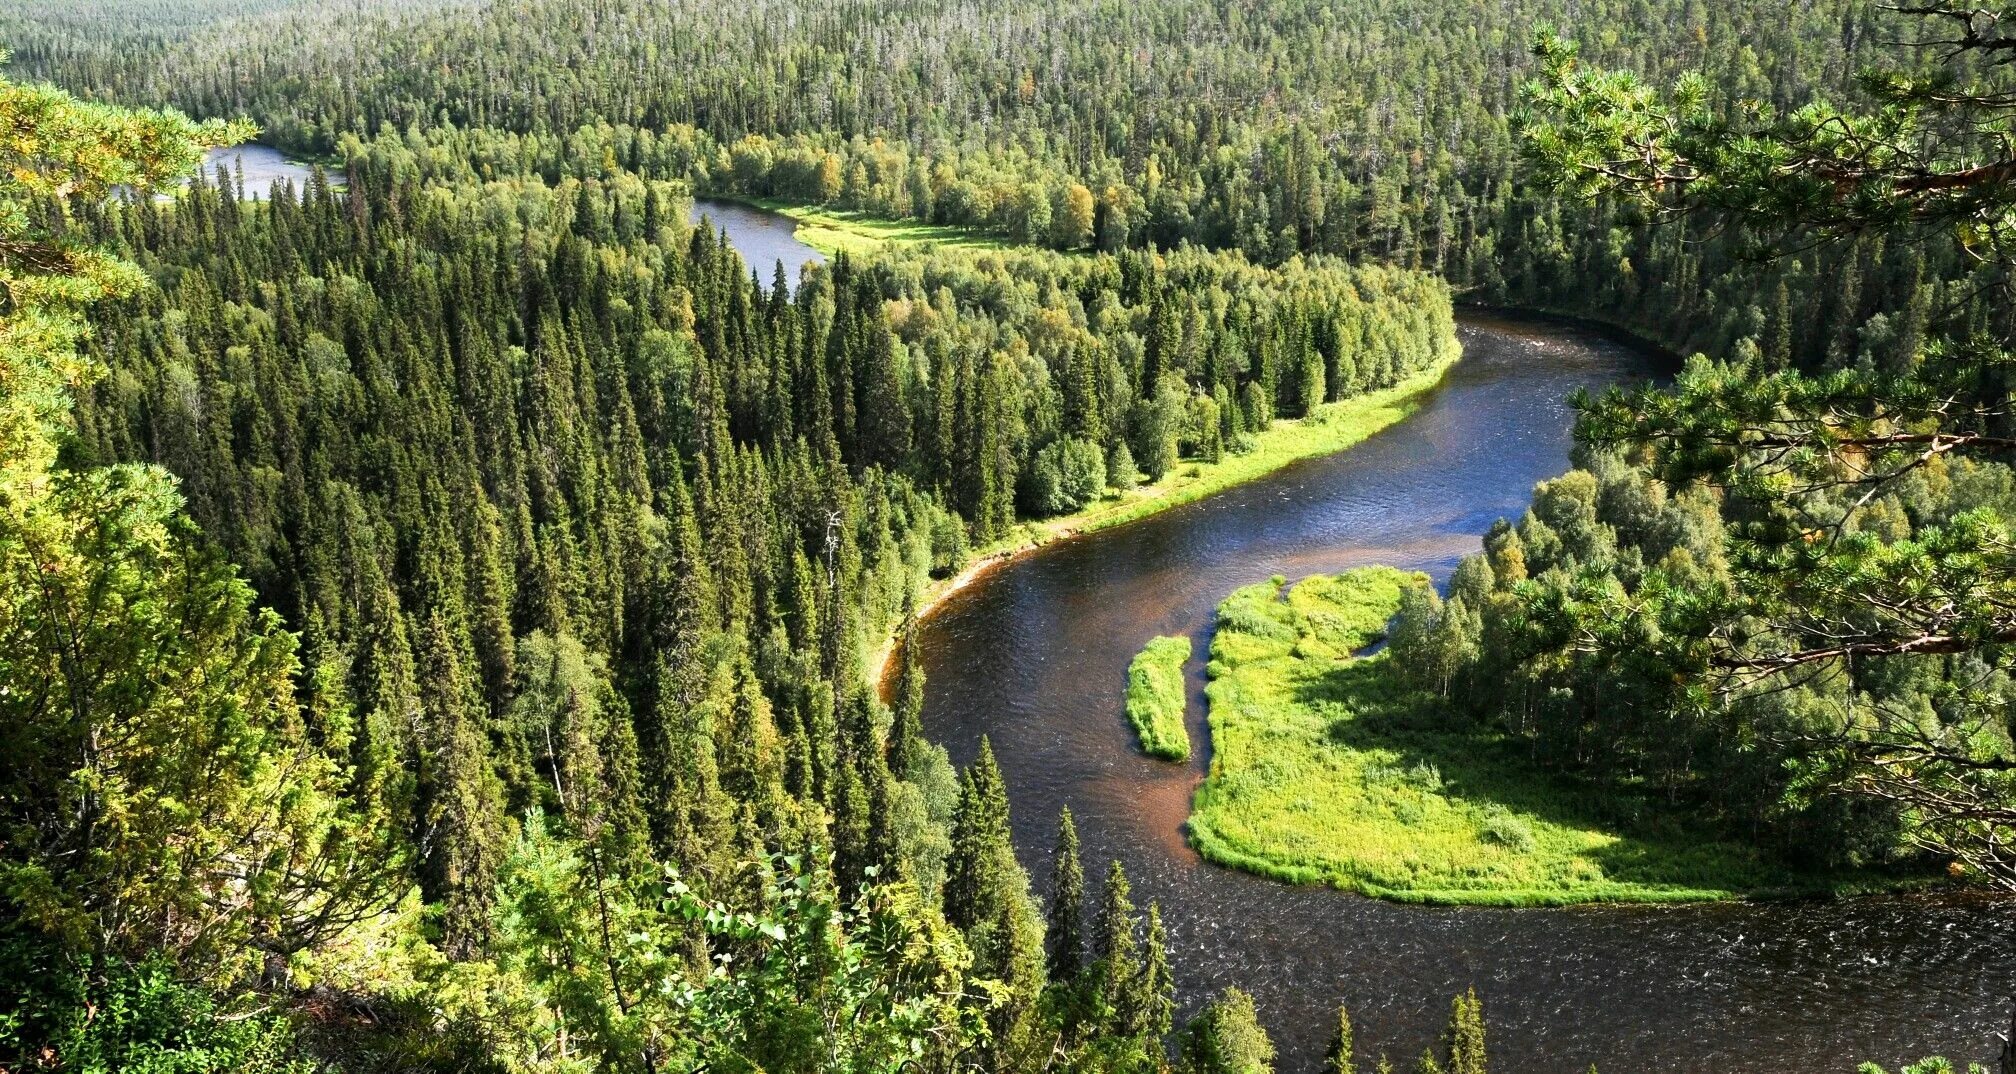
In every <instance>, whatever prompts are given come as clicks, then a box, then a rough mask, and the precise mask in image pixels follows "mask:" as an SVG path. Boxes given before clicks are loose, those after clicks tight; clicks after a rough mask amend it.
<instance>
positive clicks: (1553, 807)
mask: <svg viewBox="0 0 2016 1074" xmlns="http://www.w3.org/2000/svg"><path fill="white" fill-rule="evenodd" d="M1425 584H1427V579H1426V578H1425V576H1423V575H1419V574H1410V573H1407V572H1403V571H1398V570H1395V569H1393V568H1390V567H1367V568H1362V569H1359V570H1354V571H1349V572H1346V573H1344V574H1340V575H1335V576H1331V577H1318V578H1311V579H1309V580H1307V581H1304V582H1302V583H1300V584H1299V585H1296V586H1294V587H1292V588H1289V587H1287V586H1285V585H1284V583H1283V582H1282V581H1280V580H1279V579H1276V580H1272V581H1268V582H1264V583H1261V584H1259V585H1254V586H1247V587H1245V588H1243V589H1240V590H1238V591H1237V592H1235V593H1233V594H1232V595H1231V596H1230V597H1228V598H1226V600H1225V602H1224V603H1223V604H1222V605H1220V606H1219V609H1218V632H1217V635H1216V637H1215V638H1214V639H1213V642H1212V646H1211V661H1210V666H1209V671H1210V674H1211V676H1212V681H1211V684H1210V687H1209V689H1208V691H1207V693H1208V696H1209V699H1210V724H1211V735H1212V761H1211V770H1210V772H1209V773H1208V775H1207V776H1206V778H1205V781H1204V784H1203V786H1202V787H1201V788H1200V789H1199V790H1198V793H1197V797H1196V801H1195V803H1194V807H1193V809H1194V811H1193V813H1192V815H1191V818H1190V838H1191V841H1192V843H1193V844H1194V845H1195V846H1196V847H1197V849H1198V851H1199V852H1200V853H1201V854H1203V856H1204V857H1205V858H1207V859H1209V860H1211V861H1214V862H1217V863H1219V864H1222V865H1227V866H1231V867H1233V868H1239V869H1245V870H1247V871H1249V872H1254V873H1259V874H1261V875H1263V876H1270V877H1274V878H1277V879H1280V880H1285V881H1288V882H1290V883H1298V884H1316V883H1321V884H1331V885H1334V886H1337V887H1341V888H1346V889H1350V890H1354V891H1359V892H1362V893H1364V894H1367V895H1372V896H1377V897H1380V898H1386V899H1393V900H1397V901H1403V902H1428V903H1452V904H1480V905H1500V906H1542V905H1563V904H1568V903H1580V902H1606V901H1607V902H1679V901H1696V900H1704V899H1723V898H1731V897H1739V896H1758V895H1765V894H1791V893H1811V892H1819V891H1848V890H1864V889H1867V888H1870V887H1878V886H1882V885H1881V883H1880V882H1877V881H1876V880H1874V878H1870V877H1860V876H1852V877H1831V876H1830V877H1819V876H1812V875H1807V874H1801V873H1799V872H1797V871H1795V870H1792V869H1790V868H1788V867H1786V866H1785V865H1783V864H1782V863H1780V862H1778V861H1776V860H1773V859H1770V858H1767V857H1765V856H1764V855H1762V854H1761V853H1759V852H1758V851H1756V850H1755V849H1753V848H1750V847H1747V846H1742V845H1739V844H1736V843H1732V842H1728V841H1726V840H1721V839H1718V838H1715V837H1714V836H1712V835H1710V834H1708V833H1706V832H1702V831H1698V830H1694V829H1693V828H1692V827H1690V826H1689V825H1688V824H1687V822H1686V820H1685V818H1679V817H1673V816H1671V815H1668V814H1663V813H1662V812H1661V809H1660V806H1659V804H1658V803H1656V802H1651V801H1640V800H1636V799H1632V798H1630V797H1629V796H1627V795H1623V794H1620V793H1619V792H1617V791H1615V790H1614V789H1613V790H1604V789H1601V788H1597V787H1593V786H1589V785H1585V784H1582V783H1580V782H1577V781H1575V780H1572V779H1569V778H1567V777H1565V776H1561V775H1558V774H1554V773H1550V772H1547V771H1543V770H1540V769H1538V768H1536V767H1535V766H1533V765H1532V764H1530V763H1528V761H1527V759H1526V755H1525V751H1523V750H1522V749H1521V748H1520V747H1519V745H1518V744H1517V743H1516V742H1513V741H1510V740H1508V739H1507V738H1506V737H1505V736H1502V735H1499V734H1497V733H1495V732H1493V731H1491V730H1489V729H1488V728H1484V727H1480V726H1478V725H1477V724H1476V723H1474V722H1473V721H1470V720H1468V719H1465V718H1459V717H1453V716H1450V715H1449V714H1447V713H1444V712H1442V711H1440V710H1439V709H1438V707H1437V706H1436V705H1434V704H1433V703H1432V700H1431V699H1429V698H1426V697H1423V696H1421V695H1419V694H1417V693H1414V692H1411V691H1409V690H1407V689H1405V688H1403V687H1402V686H1400V685H1399V684H1397V683H1396V681H1395V679H1394V677H1393V676H1392V675H1391V674H1390V668H1389V658H1388V657H1387V655H1386V654H1385V653H1378V654H1375V655H1372V656H1358V655H1355V654H1357V653H1360V652H1361V651H1363V650H1364V649H1365V647H1366V646H1368V645H1370V644H1372V643H1373V642H1376V641H1378V640H1379V639H1380V638H1381V636H1382V635H1383V633H1384V630H1385V624H1386V623H1387V621H1388V620H1389V619H1390V618H1391V617H1392V615H1393V613H1394V612H1395V611H1396V610H1397V609H1398V607H1399V604H1400V598H1401V595H1402V593H1403V592H1404V590H1405V589H1406V588H1407V587H1409V586H1417V585H1425Z"/></svg>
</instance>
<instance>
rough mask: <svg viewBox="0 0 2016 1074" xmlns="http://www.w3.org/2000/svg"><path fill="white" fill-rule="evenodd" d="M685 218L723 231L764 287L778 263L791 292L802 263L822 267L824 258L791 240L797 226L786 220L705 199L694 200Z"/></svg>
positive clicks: (723, 202) (786, 218)
mask: <svg viewBox="0 0 2016 1074" xmlns="http://www.w3.org/2000/svg"><path fill="white" fill-rule="evenodd" d="M686 215H687V219H688V220H689V221H690V222H692V223H695V224H698V223H699V222H700V221H702V220H706V221H708V222H709V223H711V224H712V225H713V227H714V229H715V230H717V231H726V232H727V233H728V241H729V243H730V244H732V245H733V246H734V247H735V250H736V252H737V253H740V254H741V255H742V260H743V261H744V262H746V263H747V264H748V265H749V270H750V271H751V272H754V273H755V274H756V275H757V276H758V277H760V278H761V279H762V280H763V283H764V284H765V285H766V286H767V285H768V284H769V283H770V280H771V278H772V276H773V274H774V273H775V272H776V271H777V266H778V265H779V264H780V263H781V264H782V265H783V266H784V275H785V278H786V279H787V280H788V281H789V283H790V287H791V290H793V291H796V290H797V289H798V274H799V270H800V269H801V268H803V267H804V265H805V263H806V262H808V261H810V262H812V263H814V264H820V265H823V264H825V263H826V255H825V254H822V253H820V252H819V251H817V250H814V249H813V248H811V247H810V246H807V245H805V244H804V243H802V242H799V241H798V239H797V238H796V237H795V232H797V230H798V222H797V221H796V220H793V219H791V218H790V217H788V216H784V215H781V214H779V213H773V212H766V211H764V210H762V209H758V208H755V207H754V206H749V205H743V204H740V203H739V202H733V201H712V200H708V199H705V198H696V199H694V202H693V208H692V209H691V210H689V211H688V212H687V214H686Z"/></svg>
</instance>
